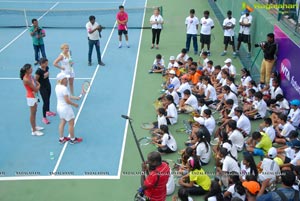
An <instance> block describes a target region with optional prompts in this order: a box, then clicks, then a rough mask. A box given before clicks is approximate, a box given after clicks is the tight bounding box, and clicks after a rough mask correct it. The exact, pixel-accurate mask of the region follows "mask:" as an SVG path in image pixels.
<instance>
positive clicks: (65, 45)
mask: <svg viewBox="0 0 300 201" xmlns="http://www.w3.org/2000/svg"><path fill="white" fill-rule="evenodd" d="M65 47H69V45H68V44H67V43H63V44H62V45H61V46H60V49H61V50H63V49H64V48H65Z"/></svg>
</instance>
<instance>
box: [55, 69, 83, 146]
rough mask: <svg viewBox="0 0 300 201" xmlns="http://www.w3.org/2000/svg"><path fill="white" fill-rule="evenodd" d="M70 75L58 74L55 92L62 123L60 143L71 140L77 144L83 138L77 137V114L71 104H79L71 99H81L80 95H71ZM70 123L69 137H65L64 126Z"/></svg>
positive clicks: (60, 125) (60, 126)
mask: <svg viewBox="0 0 300 201" xmlns="http://www.w3.org/2000/svg"><path fill="white" fill-rule="evenodd" d="M67 78H68V75H66V74H65V73H63V72H61V73H59V74H57V76H56V79H57V85H56V87H55V93H56V97H57V113H58V115H59V117H60V124H59V127H58V129H59V143H61V144H64V143H65V142H67V141H69V142H70V143H71V144H76V143H80V142H82V138H77V137H75V134H74V122H75V115H74V112H73V109H72V107H71V106H74V107H78V104H76V103H74V102H72V101H71V99H73V100H79V99H80V98H79V97H75V96H72V95H70V92H69V90H68V88H67V84H68V79H67ZM67 122H68V124H69V133H70V138H69V137H64V128H65V125H66V123H67Z"/></svg>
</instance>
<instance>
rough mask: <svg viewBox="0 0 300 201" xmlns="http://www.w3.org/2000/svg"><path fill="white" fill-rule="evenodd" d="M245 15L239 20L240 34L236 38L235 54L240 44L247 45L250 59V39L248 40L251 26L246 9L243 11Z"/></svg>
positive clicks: (250, 16) (248, 12) (249, 16)
mask: <svg viewBox="0 0 300 201" xmlns="http://www.w3.org/2000/svg"><path fill="white" fill-rule="evenodd" d="M245 12H246V13H245V14H244V15H242V16H241V18H240V21H239V22H240V32H239V37H238V44H237V53H238V52H239V50H240V47H241V44H242V42H243V43H247V44H248V55H247V56H248V57H251V39H250V26H251V24H252V15H250V11H249V10H248V9H246V10H245Z"/></svg>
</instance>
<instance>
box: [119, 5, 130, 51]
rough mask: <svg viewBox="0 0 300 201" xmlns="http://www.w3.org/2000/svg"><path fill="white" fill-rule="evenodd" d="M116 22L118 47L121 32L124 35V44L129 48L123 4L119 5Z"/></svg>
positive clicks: (120, 42)
mask: <svg viewBox="0 0 300 201" xmlns="http://www.w3.org/2000/svg"><path fill="white" fill-rule="evenodd" d="M117 22H118V35H119V48H121V47H122V34H124V35H125V40H126V46H127V47H128V48H129V47H130V46H129V43H128V27H127V22H128V14H127V13H126V12H125V11H124V6H122V5H121V6H119V12H118V13H117Z"/></svg>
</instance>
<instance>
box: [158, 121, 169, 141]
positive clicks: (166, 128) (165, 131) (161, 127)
mask: <svg viewBox="0 0 300 201" xmlns="http://www.w3.org/2000/svg"><path fill="white" fill-rule="evenodd" d="M159 129H160V130H162V131H163V133H164V134H165V133H167V134H168V136H169V138H168V140H170V139H171V137H170V133H169V128H168V126H167V125H160V127H159Z"/></svg>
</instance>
